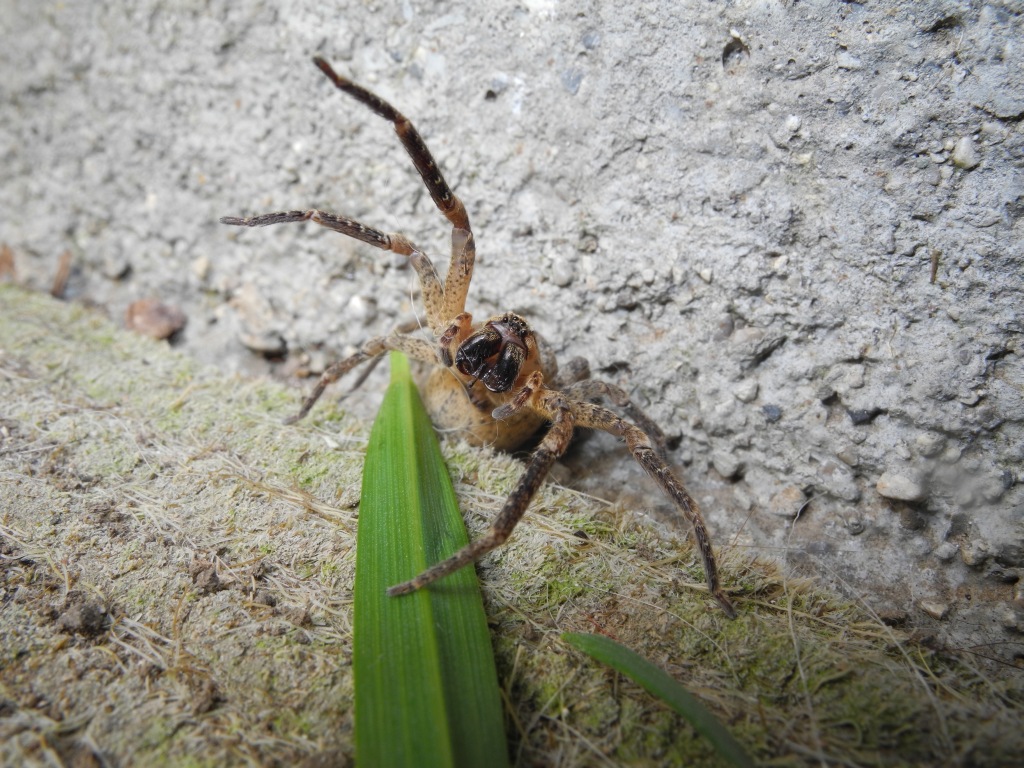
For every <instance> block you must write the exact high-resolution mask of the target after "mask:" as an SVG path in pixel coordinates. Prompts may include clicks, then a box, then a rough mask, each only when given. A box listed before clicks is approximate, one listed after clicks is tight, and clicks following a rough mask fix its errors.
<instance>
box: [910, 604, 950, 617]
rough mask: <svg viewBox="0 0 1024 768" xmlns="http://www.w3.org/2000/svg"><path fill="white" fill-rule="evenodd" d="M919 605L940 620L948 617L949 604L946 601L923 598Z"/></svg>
mask: <svg viewBox="0 0 1024 768" xmlns="http://www.w3.org/2000/svg"><path fill="white" fill-rule="evenodd" d="M918 606H919V607H920V608H921V610H922V611H924V612H925V613H927V614H928V615H929V616H931V617H932V618H933V619H938V620H940V621H941V620H942V619H944V618H946V614H948V613H949V606H948V605H947V604H946V603H940V602H939V601H938V600H922V601H921V602H920V603H918Z"/></svg>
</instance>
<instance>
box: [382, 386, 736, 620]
mask: <svg viewBox="0 0 1024 768" xmlns="http://www.w3.org/2000/svg"><path fill="white" fill-rule="evenodd" d="M577 389H578V390H579V389H580V388H577ZM599 389H600V390H601V391H600V392H599V393H598V392H597V391H594V392H592V394H601V395H602V396H608V395H612V396H614V395H616V394H617V393H621V395H622V397H623V398H625V399H626V400H628V397H626V396H625V393H622V391H621V390H619V389H618V388H617V387H612V386H611V385H601V386H600V387H599ZM522 408H529V409H531V410H533V411H536V412H537V413H539V414H542V415H543V416H544V417H546V418H547V419H549V420H550V421H551V428H550V430H549V431H548V433H547V435H545V437H544V439H543V441H541V444H540V446H538V448H537V450H536V451H534V454H533V456H532V457H531V458H530V463H529V465H528V466H527V468H526V471H525V472H524V473H523V475H522V477H521V478H520V479H519V482H518V484H517V485H516V487H515V490H513V491H512V495H511V496H509V498H508V500H507V501H506V502H505V506H504V507H502V509H501V512H499V513H498V516H497V517H496V518H495V520H494V522H493V523H492V524H491V527H490V528H489V529H488V531H487V533H486V534H484V535H483V536H481V537H480V538H479V539H476V540H475V541H472V542H470V543H469V544H468V545H467V546H465V547H463V548H462V549H460V550H459V551H458V552H456V553H455V554H454V555H452V556H451V557H449V558H448V559H447V560H443V561H441V562H440V563H438V564H436V565H434V566H432V567H431V568H428V569H427V570H426V571H424V572H423V573H421V574H419V575H418V576H416V577H415V578H413V579H411V580H410V581H407V582H405V583H403V584H398V585H396V586H394V587H392V588H391V589H389V590H388V594H389V595H404V594H407V593H409V592H412V591H414V590H417V589H419V588H420V587H423V586H425V585H427V584H430V583H431V582H433V581H436V580H437V579H440V578H442V577H444V576H447V575H448V574H449V573H452V572H453V571H456V570H458V569H459V568H461V567H463V566H464V565H468V564H469V563H471V562H473V561H474V560H476V559H477V558H479V557H481V556H482V555H484V554H486V553H487V552H490V551H491V550H492V549H495V548H496V547H498V546H500V545H501V544H503V543H504V542H505V541H506V540H507V539H508V537H509V535H510V534H511V533H512V530H513V529H514V528H515V526H516V524H517V523H518V522H519V520H520V519H522V517H523V515H524V514H525V512H526V508H527V507H528V506H529V503H530V500H531V499H532V498H533V495H534V494H535V493H536V492H537V489H538V488H539V487H540V484H541V482H542V481H543V480H544V477H545V476H546V475H547V473H548V470H549V469H550V468H551V465H552V464H554V462H555V461H556V460H557V459H558V457H559V456H561V455H562V454H563V453H565V450H566V448H568V446H569V442H570V441H571V440H572V430H573V428H574V427H577V426H578V427H590V428H592V429H601V430H604V431H606V432H610V433H612V434H614V435H617V436H619V437H623V438H625V440H626V445H627V446H628V448H629V450H630V452H631V453H632V454H633V458H635V459H636V461H637V463H639V464H640V466H641V467H643V468H644V470H645V471H646V472H647V474H649V475H650V476H651V477H652V478H653V479H654V480H655V481H656V482H657V483H658V485H660V486H661V488H662V490H664V491H665V493H667V494H668V496H669V498H671V499H672V501H673V503H674V504H675V506H676V508H677V509H678V510H679V511H680V513H681V514H682V515H683V516H684V517H685V518H686V519H687V520H688V521H689V522H690V524H691V525H692V526H693V531H694V537H695V538H696V540H697V547H698V549H699V550H700V555H701V561H702V564H703V566H704V574H705V577H706V579H707V583H708V590H709V591H710V592H711V595H712V596H713V597H714V598H715V600H716V601H717V602H718V604H719V605H720V606H721V608H722V610H723V611H725V613H726V614H727V615H728V616H729V617H730V618H734V617H735V616H736V609H735V608H733V605H732V602H731V601H730V600H729V598H728V597H727V596H726V594H725V592H724V590H723V589H722V587H721V585H720V584H719V581H718V567H717V565H716V563H715V556H714V552H713V551H712V548H711V539H710V536H709V535H708V531H707V527H706V526H705V524H704V517H703V515H702V514H701V511H700V507H699V506H698V505H697V502H696V501H695V500H694V499H693V498H692V497H691V496H690V494H689V493H687V491H686V488H685V487H684V486H683V484H682V482H681V481H680V480H679V479H678V478H677V477H676V476H675V474H674V473H673V472H672V469H671V467H669V465H668V464H667V463H666V462H665V460H664V459H663V458H661V456H660V455H659V454H658V452H657V450H656V449H655V448H654V446H653V445H652V442H651V439H650V438H649V437H648V436H647V434H646V433H645V432H644V431H643V430H641V429H640V428H639V427H637V426H636V425H635V424H631V423H630V422H628V421H626V420H625V419H622V418H620V417H619V416H618V415H616V414H615V413H614V412H612V411H610V410H608V409H607V408H603V407H602V406H599V405H596V404H594V403H590V402H585V401H582V400H577V399H574V398H571V397H569V396H568V395H567V393H565V392H560V391H558V390H554V389H548V388H547V387H545V386H544V379H543V375H542V374H541V373H540V372H536V373H534V374H532V375H531V376H530V378H529V379H528V380H527V383H526V385H525V386H524V387H523V388H522V389H520V390H519V391H518V392H517V393H516V395H515V397H513V398H512V400H510V401H509V402H508V403H506V404H505V405H503V406H501V407H500V408H497V409H496V410H495V411H494V418H495V419H502V418H507V417H508V416H510V415H512V414H513V413H515V412H516V411H518V410H520V409H522ZM644 418H645V419H646V417H644Z"/></svg>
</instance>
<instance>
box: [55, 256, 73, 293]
mask: <svg viewBox="0 0 1024 768" xmlns="http://www.w3.org/2000/svg"><path fill="white" fill-rule="evenodd" d="M71 259H72V257H71V251H64V253H62V254H61V255H60V261H59V262H57V274H56V275H54V276H53V285H52V286H51V288H50V295H51V296H53V298H55V299H63V298H64V292H65V291H66V290H67V287H68V277H69V276H70V275H71Z"/></svg>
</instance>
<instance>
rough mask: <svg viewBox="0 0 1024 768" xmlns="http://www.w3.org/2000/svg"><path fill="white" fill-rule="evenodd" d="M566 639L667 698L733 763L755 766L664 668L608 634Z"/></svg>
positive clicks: (741, 766)
mask: <svg viewBox="0 0 1024 768" xmlns="http://www.w3.org/2000/svg"><path fill="white" fill-rule="evenodd" d="M562 639H563V640H565V641H566V642H567V643H569V644H570V645H572V646H574V647H575V648H578V649H579V650H581V651H583V652H584V653H586V654H587V655H588V656H591V657H593V658H595V659H597V660H598V661H600V662H601V663H602V664H607V665H608V666H609V667H611V668H612V669H615V670H617V671H619V672H621V673H622V674H624V675H626V677H628V678H630V679H631V680H633V682H635V683H637V684H638V685H640V686H642V687H643V688H644V689H646V690H647V692H648V693H650V694H651V695H652V696H654V697H656V698H658V699H661V700H662V701H664V702H665V703H666V704H668V705H669V706H670V707H672V709H674V710H675V711H676V712H678V713H679V714H680V715H682V716H683V717H684V718H686V720H687V721H689V723H690V725H692V726H693V729H694V730H695V731H697V733H699V734H700V735H701V736H703V737H704V738H706V739H707V740H708V741H709V742H711V744H712V746H713V747H714V748H715V750H716V751H717V752H718V754H719V755H721V756H722V757H723V758H724V759H725V760H726V761H728V762H729V764H730V765H734V766H737V768H747V767H748V766H750V767H751V768H752V766H753V765H754V761H753V760H752V759H751V758H750V755H748V754H747V752H746V750H744V749H743V747H742V746H741V745H740V743H739V742H738V741H736V739H735V738H733V735H732V734H731V733H729V730H728V729H727V728H726V727H725V726H724V725H723V724H722V722H721V721H720V720H719V719H718V718H717V717H715V716H714V715H713V714H711V712H710V711H708V709H707V708H706V707H705V706H704V705H703V704H701V703H700V701H698V700H697V698H696V697H695V696H694V695H693V694H692V693H690V692H689V691H687V690H686V689H685V688H684V687H683V686H682V685H680V684H679V683H678V682H677V681H676V680H675V679H673V678H672V677H671V676H670V675H668V674H667V673H666V672H665V671H664V670H662V669H659V668H658V667H656V666H655V665H654V664H652V663H651V662H649V661H648V660H647V659H645V658H644V657H643V656H640V655H639V654H638V653H636V652H635V651H631V650H630V649H629V648H626V647H625V646H624V645H620V644H619V643H617V642H615V641H614V640H612V639H611V638H609V637H605V636H604V635H591V634H587V633H583V632H566V633H565V634H563V635H562Z"/></svg>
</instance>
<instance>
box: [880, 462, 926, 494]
mask: <svg viewBox="0 0 1024 768" xmlns="http://www.w3.org/2000/svg"><path fill="white" fill-rule="evenodd" d="M875 490H876V491H878V495H879V496H884V497H885V498H887V499H896V500H897V501H920V500H921V499H923V498H924V496H925V491H924V486H923V485H922V484H921V482H920V481H919V480H918V479H916V478H914V477H912V476H910V475H909V474H904V473H902V472H897V471H895V470H891V469H890V470H886V471H885V472H883V473H882V476H881V477H880V478H878V482H877V483H876V484H875Z"/></svg>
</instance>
